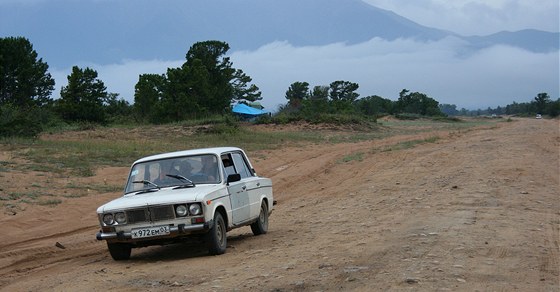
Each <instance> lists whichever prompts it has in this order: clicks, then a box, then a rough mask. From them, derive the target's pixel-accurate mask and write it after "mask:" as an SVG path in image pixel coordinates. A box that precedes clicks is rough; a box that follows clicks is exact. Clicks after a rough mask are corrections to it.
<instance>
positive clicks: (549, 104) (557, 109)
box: [440, 92, 560, 118]
mask: <svg viewBox="0 0 560 292" xmlns="http://www.w3.org/2000/svg"><path fill="white" fill-rule="evenodd" d="M440 109H441V111H442V112H443V113H445V114H447V115H450V116H488V115H517V116H533V115H536V114H541V115H547V116H549V117H553V118H554V117H557V116H558V115H560V98H559V99H557V100H552V98H551V97H550V96H549V95H548V93H546V92H541V93H539V94H537V96H535V97H534V98H533V100H532V101H530V102H521V103H518V102H512V103H511V104H508V105H506V106H504V107H502V106H498V107H496V108H490V107H488V108H487V109H476V110H467V109H464V108H462V109H460V110H458V109H457V106H456V105H454V104H442V105H440Z"/></svg>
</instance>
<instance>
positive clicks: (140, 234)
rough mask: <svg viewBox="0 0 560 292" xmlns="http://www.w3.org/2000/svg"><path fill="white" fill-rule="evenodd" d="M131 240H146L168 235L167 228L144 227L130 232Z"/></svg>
mask: <svg viewBox="0 0 560 292" xmlns="http://www.w3.org/2000/svg"><path fill="white" fill-rule="evenodd" d="M130 233H131V234H132V238H146V237H154V236H162V235H169V234H170V231H169V226H156V227H146V228H137V229H132V230H131V231H130Z"/></svg>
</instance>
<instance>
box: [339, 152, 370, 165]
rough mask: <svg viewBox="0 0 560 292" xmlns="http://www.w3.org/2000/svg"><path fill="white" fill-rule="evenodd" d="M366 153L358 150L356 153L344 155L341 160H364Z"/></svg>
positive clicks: (344, 161) (343, 161)
mask: <svg viewBox="0 0 560 292" xmlns="http://www.w3.org/2000/svg"><path fill="white" fill-rule="evenodd" d="M364 155H365V154H364V153H363V152H356V153H352V154H348V155H346V156H344V157H342V159H341V160H340V162H342V163H347V162H351V161H362V160H363V159H364Z"/></svg>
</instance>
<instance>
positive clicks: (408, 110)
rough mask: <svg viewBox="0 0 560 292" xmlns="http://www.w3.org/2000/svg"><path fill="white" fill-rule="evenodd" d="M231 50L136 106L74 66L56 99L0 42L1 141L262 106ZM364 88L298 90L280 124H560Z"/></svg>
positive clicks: (545, 102)
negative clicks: (457, 120)
mask: <svg viewBox="0 0 560 292" xmlns="http://www.w3.org/2000/svg"><path fill="white" fill-rule="evenodd" d="M229 49H230V47H229V45H228V44H227V43H225V42H221V41H204V42H198V43H195V44H193V45H192V46H191V47H190V48H189V50H188V52H187V53H186V55H185V62H184V63H183V64H182V66H181V67H178V68H168V69H167V72H166V73H165V74H142V75H140V76H139V78H138V82H137V83H136V85H135V91H134V103H133V104H132V105H131V104H129V103H128V102H127V101H126V100H124V99H121V98H119V94H118V93H111V92H107V87H106V86H105V84H104V83H103V81H102V80H100V79H99V77H98V73H97V72H96V71H95V70H94V69H92V68H88V67H86V68H80V67H78V66H74V67H73V68H72V72H71V73H70V74H69V75H68V76H67V79H68V84H67V85H66V86H63V87H62V88H61V90H60V97H59V98H56V99H53V98H52V92H53V90H54V86H55V81H54V79H53V78H52V76H51V74H50V73H49V72H48V68H49V66H48V64H47V62H45V61H43V59H42V58H39V56H38V54H37V52H36V51H35V50H34V49H33V45H32V43H31V42H30V41H29V40H28V39H26V38H24V37H6V38H0V136H36V135H37V134H38V133H40V132H41V131H42V130H44V129H46V128H50V127H53V126H56V125H60V124H72V123H95V124H108V123H116V122H118V123H131V122H134V123H169V122H178V121H183V120H191V119H197V118H201V117H208V116H212V115H224V114H228V113H231V105H232V104H233V103H235V102H242V103H248V102H254V101H258V100H262V96H261V91H260V89H259V88H258V86H256V85H255V84H252V78H251V77H250V76H249V75H247V74H245V73H244V72H243V70H241V69H237V68H234V67H233V63H232V62H231V60H230V59H229V58H228V57H227V56H226V54H227V52H228V50H229ZM358 88H359V85H358V84H357V83H354V82H350V81H344V80H337V81H334V82H332V83H330V84H329V85H317V86H313V87H312V88H311V87H310V84H309V83H308V82H302V81H297V82H294V83H292V84H291V85H290V86H289V88H288V90H287V91H286V94H285V97H286V99H287V104H285V105H282V106H281V107H280V108H279V110H278V113H277V114H276V115H277V116H289V117H290V119H301V118H314V117H318V116H321V115H322V116H325V115H338V116H340V115H346V116H350V117H356V116H363V117H374V118H375V117H377V116H379V115H385V114H392V115H400V114H414V115H423V116H444V115H474V114H475V113H476V114H483V113H488V114H533V113H541V114H545V115H549V116H558V114H559V112H560V99H559V100H556V101H552V100H551V99H550V97H549V96H548V94H546V93H539V94H538V95H537V97H535V99H534V100H533V101H532V102H530V103H515V102H514V103H513V104H511V105H508V106H506V107H504V108H501V107H498V108H496V109H490V108H488V109H487V110H485V111H481V110H478V111H477V112H474V111H467V110H465V109H461V110H457V109H456V106H455V105H447V104H439V102H438V101H436V100H435V99H434V98H432V97H430V96H428V95H426V94H424V93H421V92H411V91H409V90H407V89H403V90H402V91H401V92H400V93H399V98H398V100H396V101H392V100H390V99H387V98H383V97H381V96H377V95H371V96H366V97H363V98H361V97H360V95H359V94H358V93H357V92H356V91H357V90H358Z"/></svg>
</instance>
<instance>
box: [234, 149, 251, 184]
mask: <svg viewBox="0 0 560 292" xmlns="http://www.w3.org/2000/svg"><path fill="white" fill-rule="evenodd" d="M231 156H232V157H233V163H234V164H235V168H236V170H237V173H239V174H240V175H241V178H246V177H250V176H253V174H252V173H251V171H250V170H249V166H248V165H247V162H246V161H245V159H243V156H242V155H241V153H232V154H231Z"/></svg>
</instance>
